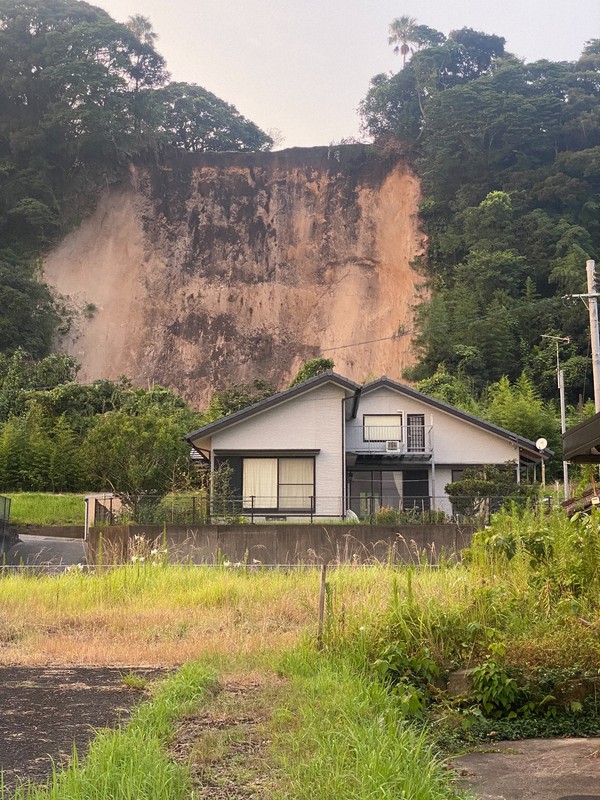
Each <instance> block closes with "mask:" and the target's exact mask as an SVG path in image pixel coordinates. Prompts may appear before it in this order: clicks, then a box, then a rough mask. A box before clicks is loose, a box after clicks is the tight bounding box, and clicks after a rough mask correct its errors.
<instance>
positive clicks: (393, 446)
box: [385, 440, 404, 453]
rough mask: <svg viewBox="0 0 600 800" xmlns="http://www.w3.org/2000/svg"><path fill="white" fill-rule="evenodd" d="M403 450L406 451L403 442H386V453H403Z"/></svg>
mask: <svg viewBox="0 0 600 800" xmlns="http://www.w3.org/2000/svg"><path fill="white" fill-rule="evenodd" d="M403 451H404V446H403V443H402V442H397V441H394V440H392V441H388V442H386V443H385V452H386V453H402V452H403Z"/></svg>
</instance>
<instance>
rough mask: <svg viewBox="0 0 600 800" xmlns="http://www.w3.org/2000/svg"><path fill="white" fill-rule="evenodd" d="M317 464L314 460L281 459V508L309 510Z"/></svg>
mask: <svg viewBox="0 0 600 800" xmlns="http://www.w3.org/2000/svg"><path fill="white" fill-rule="evenodd" d="M314 480H315V462H314V459H312V458H281V459H279V506H280V508H297V509H302V510H309V509H310V506H311V498H312V496H313V493H314V490H315V489H314Z"/></svg>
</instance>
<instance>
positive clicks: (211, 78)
mask: <svg viewBox="0 0 600 800" xmlns="http://www.w3.org/2000/svg"><path fill="white" fill-rule="evenodd" d="M89 2H91V3H92V4H94V5H98V6H100V7H102V8H104V9H105V10H106V11H108V13H109V14H111V16H113V17H114V18H115V19H117V20H119V21H120V22H125V21H126V20H127V18H128V17H129V16H131V15H133V14H144V15H145V16H148V17H150V19H151V21H152V23H153V25H154V29H155V31H156V32H157V34H158V36H159V39H158V42H157V48H158V50H159V51H160V52H161V53H162V54H163V56H164V57H165V58H166V61H167V66H168V68H169V70H170V72H171V75H172V78H173V80H178V81H187V82H189V83H198V84H200V85H201V86H204V87H205V88H206V89H209V90H210V91H211V92H214V93H215V94H216V95H218V96H219V97H221V98H222V99H223V100H227V101H228V102H230V103H233V104H234V105H235V106H236V107H237V108H238V110H239V111H240V112H241V113H242V114H244V115H246V116H247V117H249V118H250V119H252V120H253V121H254V122H256V123H257V124H258V125H260V126H261V127H262V128H264V129H278V130H280V131H281V133H282V136H283V146H284V147H294V146H311V145H327V144H329V143H331V142H334V141H339V140H340V139H342V138H346V137H351V136H358V135H359V120H358V116H357V112H356V109H357V107H358V104H359V102H360V100H361V99H362V98H363V97H364V95H365V94H366V92H367V89H368V87H369V80H370V79H371V77H373V75H376V74H377V73H379V72H389V71H394V72H396V71H397V70H398V69H400V66H401V59H400V57H399V56H394V54H393V53H392V48H391V47H389V45H388V44H387V32H388V25H389V23H390V22H391V21H392V20H393V19H394V18H395V17H398V16H401V15H402V14H408V15H410V16H412V17H415V18H416V19H417V21H418V23H420V24H423V25H429V26H430V27H432V28H436V29H438V30H441V31H443V32H444V33H445V34H448V33H449V32H450V31H451V30H453V29H455V28H462V27H465V26H466V27H470V28H475V29H476V30H480V31H484V32H485V33H494V34H498V35H500V36H504V37H505V39H506V40H507V49H508V50H509V51H511V52H513V53H515V54H516V55H518V56H520V57H522V58H525V59H526V60H527V61H535V60H537V59H540V58H547V59H550V60H553V61H559V60H568V61H571V60H574V59H576V58H577V57H578V56H579V54H580V52H581V49H582V47H583V44H584V42H586V41H588V40H589V39H592V38H600V0H400V2H397V1H396V0H394V1H392V0H96V1H95V0H89Z"/></svg>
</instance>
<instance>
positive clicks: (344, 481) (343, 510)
mask: <svg viewBox="0 0 600 800" xmlns="http://www.w3.org/2000/svg"><path fill="white" fill-rule="evenodd" d="M346 399H347V398H346V397H343V398H342V507H341V509H340V511H341V517H342V519H346V500H347V498H346V495H347V483H348V479H347V476H346Z"/></svg>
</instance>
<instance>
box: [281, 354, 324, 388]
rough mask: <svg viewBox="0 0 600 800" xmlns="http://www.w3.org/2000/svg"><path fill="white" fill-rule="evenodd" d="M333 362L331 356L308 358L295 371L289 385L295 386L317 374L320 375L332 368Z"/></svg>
mask: <svg viewBox="0 0 600 800" xmlns="http://www.w3.org/2000/svg"><path fill="white" fill-rule="evenodd" d="M334 367H335V364H334V363H333V360H332V359H331V358H310V359H309V360H308V361H305V362H304V364H302V366H301V367H300V369H299V370H298V372H297V373H296V377H295V378H294V380H293V381H292V382H291V383H290V386H296V385H297V384H299V383H303V381H307V380H308V379H309V378H315V377H316V376H317V375H322V374H323V373H324V372H327V371H328V370H330V369H333V368H334Z"/></svg>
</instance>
